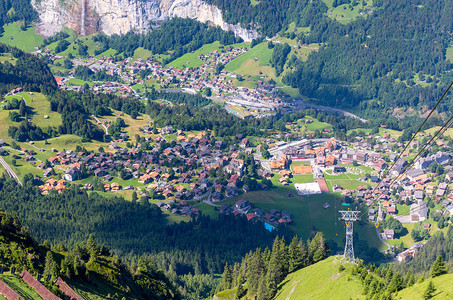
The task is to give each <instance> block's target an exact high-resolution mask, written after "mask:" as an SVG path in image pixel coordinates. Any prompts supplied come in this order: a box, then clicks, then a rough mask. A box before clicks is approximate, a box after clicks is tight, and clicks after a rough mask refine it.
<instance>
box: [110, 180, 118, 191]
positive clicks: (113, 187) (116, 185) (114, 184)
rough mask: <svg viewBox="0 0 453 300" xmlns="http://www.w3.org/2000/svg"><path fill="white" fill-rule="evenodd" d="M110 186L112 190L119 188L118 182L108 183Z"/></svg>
mask: <svg viewBox="0 0 453 300" xmlns="http://www.w3.org/2000/svg"><path fill="white" fill-rule="evenodd" d="M110 188H111V190H112V191H119V190H120V184H119V183H118V182H112V184H111V185H110Z"/></svg>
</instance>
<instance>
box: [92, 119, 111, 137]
mask: <svg viewBox="0 0 453 300" xmlns="http://www.w3.org/2000/svg"><path fill="white" fill-rule="evenodd" d="M91 116H92V117H93V118H94V119H95V120H96V121H97V122H98V123H100V124H101V126H102V127H104V129H105V135H109V130H108V128H107V126H105V124H104V123H102V122H101V121H100V120H99V119H98V118H96V116H95V115H91Z"/></svg>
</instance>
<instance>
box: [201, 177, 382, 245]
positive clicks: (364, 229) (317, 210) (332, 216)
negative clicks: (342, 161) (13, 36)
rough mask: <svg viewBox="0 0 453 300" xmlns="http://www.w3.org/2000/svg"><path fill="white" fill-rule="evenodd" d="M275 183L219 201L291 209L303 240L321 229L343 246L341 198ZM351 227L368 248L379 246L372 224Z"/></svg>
mask: <svg viewBox="0 0 453 300" xmlns="http://www.w3.org/2000/svg"><path fill="white" fill-rule="evenodd" d="M274 178H275V179H274ZM274 178H273V180H272V181H273V182H274V180H276V179H278V176H274ZM274 185H276V186H278V187H277V188H274V189H272V190H271V191H258V192H250V193H247V194H242V195H239V196H237V197H234V198H231V199H228V200H226V201H223V202H221V203H222V204H223V203H226V204H233V203H235V202H236V201H238V200H240V199H244V200H247V201H249V202H250V203H253V204H255V206H257V207H259V208H262V209H265V210H271V209H277V210H287V211H289V212H291V214H292V216H291V218H292V219H293V221H294V224H293V225H290V228H291V229H292V230H293V231H294V232H295V233H296V234H297V235H299V236H301V237H302V238H303V239H308V238H309V237H310V233H311V231H312V230H313V228H314V229H315V230H316V231H322V232H323V233H324V235H325V236H326V239H327V240H334V241H335V242H336V243H337V245H338V246H339V247H342V245H343V243H344V242H343V239H344V236H345V227H344V224H343V223H341V222H338V210H340V209H341V198H340V197H339V195H338V194H336V193H334V194H321V195H312V196H310V197H302V196H298V195H297V194H296V191H295V189H294V186H293V185H292V184H291V185H290V186H289V187H282V186H281V185H280V184H278V183H275V182H274ZM286 192H291V193H292V194H293V197H286V196H285V193H286ZM326 202H329V204H330V205H331V207H329V208H327V209H324V208H323V204H324V203H326ZM202 211H203V210H202ZM354 230H356V231H357V232H358V234H359V238H360V239H362V240H366V241H367V243H368V245H369V246H370V247H376V248H380V247H381V246H382V244H381V243H380V241H379V240H378V238H377V235H376V233H375V230H374V227H373V226H359V225H357V226H355V227H354Z"/></svg>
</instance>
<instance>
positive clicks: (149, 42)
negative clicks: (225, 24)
mask: <svg viewBox="0 0 453 300" xmlns="http://www.w3.org/2000/svg"><path fill="white" fill-rule="evenodd" d="M93 40H94V41H95V42H100V43H101V44H103V46H102V47H101V48H102V49H100V50H98V51H97V52H99V51H101V50H104V51H105V50H106V49H109V48H112V49H115V50H117V51H118V52H119V53H121V52H122V53H123V54H124V57H132V56H134V51H135V50H136V49H137V48H139V47H143V48H145V49H147V50H150V51H151V52H152V53H153V54H169V55H170V57H169V58H167V59H165V61H164V64H166V63H167V62H170V61H172V60H174V59H176V58H178V57H181V56H182V55H184V54H186V53H189V52H192V51H195V50H197V49H199V48H201V46H203V45H205V44H209V43H213V42H215V41H220V43H221V44H223V45H230V44H234V43H238V42H241V41H242V39H240V38H237V37H235V36H234V33H233V32H232V31H224V30H222V29H221V28H220V27H215V26H210V25H208V24H207V23H200V22H198V21H195V20H192V19H181V18H173V19H171V20H168V21H165V22H163V23H162V24H161V26H160V27H158V28H156V29H154V30H151V31H149V32H147V33H146V34H144V35H142V34H137V33H134V32H132V31H131V32H128V33H126V34H123V35H116V34H114V35H112V36H110V37H109V36H107V35H95V36H94V37H93ZM97 52H96V53H95V55H97V54H100V53H102V52H103V51H101V52H99V53H97Z"/></svg>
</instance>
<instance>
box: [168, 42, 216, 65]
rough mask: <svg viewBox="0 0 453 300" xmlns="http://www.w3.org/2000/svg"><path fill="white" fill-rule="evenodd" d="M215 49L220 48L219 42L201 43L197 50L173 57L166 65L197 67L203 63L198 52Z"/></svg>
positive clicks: (206, 52)
mask: <svg viewBox="0 0 453 300" xmlns="http://www.w3.org/2000/svg"><path fill="white" fill-rule="evenodd" d="M215 50H220V42H214V43H212V44H206V45H203V47H201V48H200V49H198V50H197V51H194V52H191V53H186V54H184V55H183V56H181V57H179V58H177V59H175V60H174V61H172V62H170V63H169V64H168V65H169V66H171V67H175V68H179V69H180V68H184V67H186V68H191V67H199V66H201V65H202V64H203V61H202V60H201V59H198V55H199V54H208V53H210V52H213V51H215Z"/></svg>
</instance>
